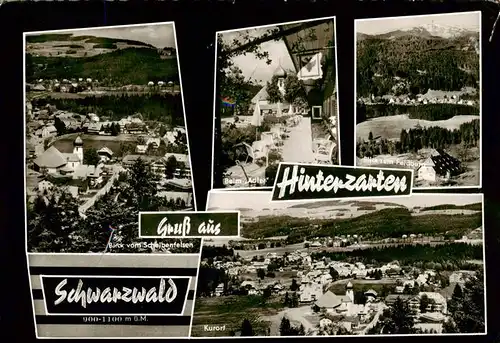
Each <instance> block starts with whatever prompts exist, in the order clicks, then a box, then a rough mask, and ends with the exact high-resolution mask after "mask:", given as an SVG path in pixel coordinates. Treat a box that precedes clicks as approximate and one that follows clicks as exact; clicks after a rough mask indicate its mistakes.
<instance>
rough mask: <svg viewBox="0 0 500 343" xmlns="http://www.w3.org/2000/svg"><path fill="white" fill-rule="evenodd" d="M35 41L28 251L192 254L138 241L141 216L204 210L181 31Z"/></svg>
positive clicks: (79, 33) (35, 37)
mask: <svg viewBox="0 0 500 343" xmlns="http://www.w3.org/2000/svg"><path fill="white" fill-rule="evenodd" d="M24 41H25V46H24V56H25V57H24V58H25V61H24V62H25V75H24V79H25V150H26V151H25V178H26V179H25V188H26V189H25V191H26V220H27V224H26V226H27V235H28V239H27V245H28V247H27V249H28V251H29V252H65V253H67V252H75V253H85V252H143V253H144V252H174V251H178V250H180V251H184V250H185V249H184V248H179V244H174V245H172V247H171V248H170V247H169V246H168V245H167V247H166V248H163V249H161V250H162V251H157V249H154V248H153V249H152V248H148V247H142V246H141V247H140V248H137V249H132V248H130V245H128V244H129V243H134V242H138V216H139V215H138V213H139V211H181V210H182V211H189V210H193V209H194V199H193V197H194V193H193V184H192V176H191V163H190V155H189V146H188V137H187V131H186V123H185V114H184V105H183V99H182V94H181V91H182V88H181V77H180V73H179V67H178V60H177V59H178V57H177V48H176V38H175V27H174V24H173V23H159V24H156V23H155V24H145V25H131V26H119V27H102V28H86V29H75V30H65V31H56V32H36V33H25V34H24ZM177 243H179V242H177ZM112 245H114V246H115V247H114V248H111V246H112ZM191 245H193V244H192V242H191V243H190V244H187V246H191ZM181 246H186V245H184V244H181ZM127 247H129V248H127ZM198 249H199V242H198V247H195V246H194V247H193V252H197V251H198ZM188 250H189V249H188ZM186 252H188V251H186Z"/></svg>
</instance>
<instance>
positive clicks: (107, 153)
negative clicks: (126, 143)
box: [97, 146, 113, 162]
mask: <svg viewBox="0 0 500 343" xmlns="http://www.w3.org/2000/svg"><path fill="white" fill-rule="evenodd" d="M97 154H98V155H99V157H100V158H101V161H103V162H107V161H109V160H111V158H112V157H113V151H111V149H110V148H108V147H106V146H103V147H102V148H101V149H99V150H98V151H97Z"/></svg>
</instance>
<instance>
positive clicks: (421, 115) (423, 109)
mask: <svg viewBox="0 0 500 343" xmlns="http://www.w3.org/2000/svg"><path fill="white" fill-rule="evenodd" d="M398 114H407V115H408V117H409V118H410V119H421V120H447V119H450V118H453V117H454V116H459V115H471V116H478V115H479V108H478V107H476V106H468V105H461V104H421V105H395V104H391V105H387V104H374V105H365V104H363V103H360V102H358V103H357V104H356V124H359V123H362V122H364V121H366V120H368V119H373V118H379V117H386V116H394V115H398Z"/></svg>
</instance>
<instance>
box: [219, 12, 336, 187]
mask: <svg viewBox="0 0 500 343" xmlns="http://www.w3.org/2000/svg"><path fill="white" fill-rule="evenodd" d="M326 19H333V33H334V39H335V42H334V44H335V74H336V75H335V93H336V94H335V98H336V100H335V101H336V108H337V123H336V127H335V129H336V131H337V138H336V142H335V143H336V144H337V155H338V156H337V157H338V161H339V162H338V164H339V165H340V164H342V162H341V155H342V153H341V149H340V144H341V140H340V109H339V87H338V86H339V64H338V58H337V50H338V44H337V42H338V41H337V16H330V17H321V18H314V19H305V20H295V21H288V22H282V23H277V24H266V25H259V26H250V27H242V28H238V29H230V30H223V31H217V32H215V45H214V46H215V53H214V55H215V58H214V104H213V128H212V133H213V134H212V170H211V171H212V174H211V177H210V190H212V189H228V190H229V189H230V190H239V191H244V190H249V189H270V188H271V187H268V186H265V187H228V188H214V169H215V131H216V127H215V117H216V115H215V110H216V103H217V101H218V98H217V36H218V35H219V34H221V33H229V32H238V31H244V30H251V29H262V28H266V27H274V26H280V25H290V24H297V23H308V22H312V21H321V20H326ZM290 57H291V56H290ZM321 107H323V106H321ZM312 119H313V118H312V110H311V120H312ZM221 130H222V125H221V128H220V129H219V136H220V134H221V132H220V131H221ZM334 165H335V164H334Z"/></svg>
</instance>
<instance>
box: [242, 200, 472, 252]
mask: <svg viewBox="0 0 500 343" xmlns="http://www.w3.org/2000/svg"><path fill="white" fill-rule="evenodd" d="M481 225H482V214H481V213H475V214H471V215H460V216H450V215H445V214H429V215H420V216H413V215H412V214H411V211H410V210H408V209H407V208H388V209H382V210H379V211H376V212H372V213H368V214H364V215H361V216H358V217H354V218H348V219H309V218H294V217H289V216H272V217H261V218H259V221H257V222H253V223H246V224H244V226H242V235H243V236H244V237H246V238H259V237H260V238H261V237H272V236H281V235H288V237H287V243H288V244H294V243H299V242H303V241H304V239H306V238H310V237H334V236H340V235H349V234H350V235H363V239H364V240H369V239H384V238H400V237H401V236H402V235H409V234H423V235H426V236H436V235H437V236H441V235H443V236H444V237H446V238H452V237H455V238H461V237H462V236H463V235H464V234H465V233H466V232H468V231H470V230H473V229H476V228H478V227H480V226H481Z"/></svg>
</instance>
